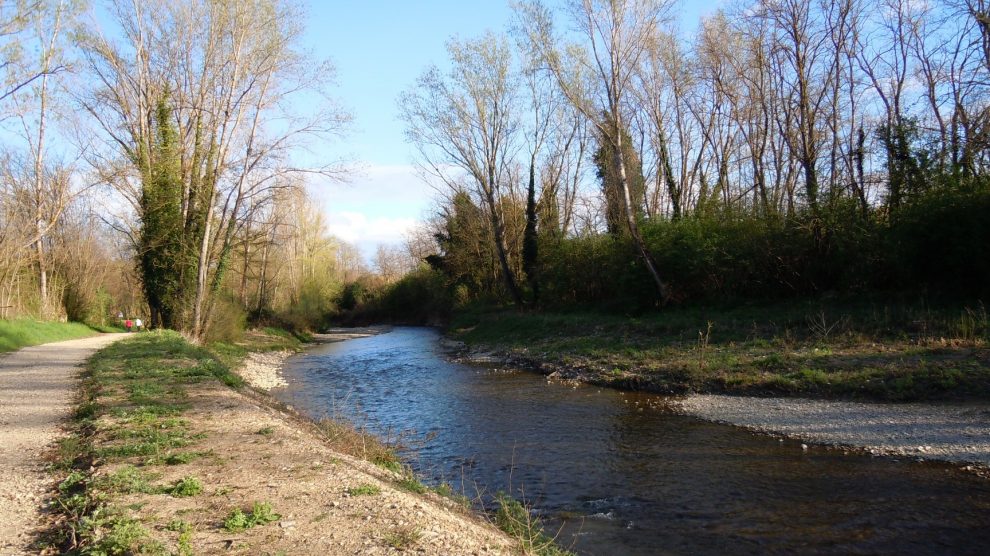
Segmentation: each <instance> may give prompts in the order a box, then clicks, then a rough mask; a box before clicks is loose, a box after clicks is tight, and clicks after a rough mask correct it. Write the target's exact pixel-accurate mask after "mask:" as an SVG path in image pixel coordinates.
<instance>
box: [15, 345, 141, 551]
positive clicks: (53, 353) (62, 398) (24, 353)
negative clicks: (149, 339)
mask: <svg viewBox="0 0 990 556" xmlns="http://www.w3.org/2000/svg"><path fill="white" fill-rule="evenodd" d="M124 336H126V334H103V335H100V336H95V337H91V338H83V339H80V340H69V341H67V342H56V343H52V344H45V345H41V346H34V347H29V348H24V349H22V350H19V351H16V352H13V353H9V354H5V355H0V555H8V554H27V553H31V552H33V551H31V550H30V549H29V546H28V545H29V543H30V542H31V541H32V540H33V535H34V533H35V530H36V527H37V526H38V525H39V521H40V517H41V511H42V505H43V503H44V497H45V492H46V486H47V484H46V481H47V474H46V473H45V466H44V462H43V460H42V456H43V455H44V453H45V451H46V450H47V449H48V448H49V447H50V446H51V445H52V443H53V442H54V441H55V440H56V439H57V438H58V437H59V436H60V435H61V432H60V428H59V427H60V425H61V424H62V423H63V422H64V421H65V419H67V418H68V416H69V413H70V412H71V410H72V401H73V400H72V396H73V394H74V393H75V386H76V384H77V381H78V373H79V367H80V366H81V365H82V364H83V363H84V362H85V361H86V358H87V357H89V356H90V355H91V354H92V353H93V352H94V351H96V350H97V349H100V348H102V347H104V346H106V345H108V344H110V343H111V342H114V341H116V340H119V339H120V338H122V337H124Z"/></svg>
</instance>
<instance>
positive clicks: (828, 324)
mask: <svg viewBox="0 0 990 556" xmlns="http://www.w3.org/2000/svg"><path fill="white" fill-rule="evenodd" d="M844 320H845V319H842V318H840V319H837V320H834V321H829V319H828V317H827V316H826V315H825V311H820V312H819V313H818V314H817V315H813V316H810V317H808V318H807V321H808V328H809V329H810V330H811V333H812V335H814V336H815V338H817V339H818V341H820V342H827V341H828V337H829V336H831V335H832V333H833V332H835V331H836V329H837V328H839V327H840V326H842V325H843V324H844Z"/></svg>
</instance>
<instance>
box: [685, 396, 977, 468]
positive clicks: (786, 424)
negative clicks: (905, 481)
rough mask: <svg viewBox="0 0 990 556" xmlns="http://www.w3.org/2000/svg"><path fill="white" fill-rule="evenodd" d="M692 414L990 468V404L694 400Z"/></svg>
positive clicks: (810, 439) (823, 440) (807, 437)
mask: <svg viewBox="0 0 990 556" xmlns="http://www.w3.org/2000/svg"><path fill="white" fill-rule="evenodd" d="M677 405H678V406H679V408H680V410H681V411H683V412H684V413H686V414H688V415H693V416H695V417H700V418H702V419H706V420H709V421H716V422H721V423H729V424H732V425H738V426H742V427H746V428H749V429H751V430H755V431H759V432H765V433H773V434H782V435H786V436H790V437H795V438H800V439H802V440H805V441H808V442H812V443H816V444H827V445H834V446H843V447H854V448H859V449H865V450H866V451H868V452H870V453H873V454H877V455H880V454H885V455H898V456H910V457H914V458H919V459H927V460H939V461H948V462H952V463H959V464H976V466H977V467H978V468H982V469H983V470H987V469H990V404H986V403H967V404H931V403H927V404H925V403H912V404H881V403H857V402H844V401H822V400H807V399H794V398H753V397H736V396H719V395H710V394H705V395H692V396H688V397H687V398H685V399H684V400H681V401H679V402H678V404H677Z"/></svg>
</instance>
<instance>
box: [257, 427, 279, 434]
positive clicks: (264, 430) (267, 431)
mask: <svg viewBox="0 0 990 556" xmlns="http://www.w3.org/2000/svg"><path fill="white" fill-rule="evenodd" d="M255 434H260V435H261V436H271V435H273V434H275V428H274V427H264V428H262V429H258V432H256V433H255Z"/></svg>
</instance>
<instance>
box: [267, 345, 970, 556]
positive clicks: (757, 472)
mask: <svg viewBox="0 0 990 556" xmlns="http://www.w3.org/2000/svg"><path fill="white" fill-rule="evenodd" d="M439 339H440V335H439V334H438V333H437V332H436V331H435V330H432V329H427V328H395V329H393V330H392V331H391V332H389V333H386V334H382V335H379V336H373V337H369V338H362V339H357V340H349V341H345V342H339V343H331V344H324V345H321V346H318V347H316V348H314V349H312V350H309V351H307V352H306V353H304V354H302V355H299V356H296V357H293V358H291V359H290V360H289V361H288V363H287V365H286V366H285V368H284V370H283V374H284V376H285V379H286V380H287V381H288V383H289V386H288V387H286V388H282V389H278V390H275V391H274V392H273V394H274V395H275V396H276V397H277V398H279V399H280V400H282V401H284V402H286V403H288V404H291V405H292V406H294V407H295V408H296V409H297V410H299V411H301V412H303V413H305V414H307V415H309V416H310V417H313V418H317V419H318V418H322V417H327V416H330V417H334V416H336V417H346V418H348V419H349V420H351V421H352V422H354V423H355V424H357V425H359V426H364V427H366V428H368V429H369V430H370V431H372V432H375V433H376V434H378V435H380V436H382V437H385V438H389V439H395V438H397V437H398V438H399V439H400V440H401V443H402V444H404V445H406V446H408V447H407V448H405V449H404V450H403V451H402V454H401V455H402V456H403V458H404V459H405V460H406V461H407V462H408V463H409V464H410V465H412V466H413V468H414V469H415V470H416V471H417V473H419V474H420V475H421V476H422V477H423V478H424V480H425V481H426V482H427V483H432V484H439V483H440V482H447V483H449V484H451V485H452V486H453V487H454V489H455V490H457V491H459V492H463V493H464V494H465V495H467V496H469V497H471V498H476V497H477V496H478V494H481V497H482V498H485V497H487V496H490V495H491V494H492V493H494V492H497V491H499V490H502V491H506V492H509V493H510V494H512V495H513V496H515V497H516V498H518V499H523V500H525V502H526V503H527V505H529V506H531V507H532V508H533V510H534V511H535V512H536V513H537V514H538V515H540V517H541V518H542V519H543V522H544V530H545V532H546V533H547V534H548V535H550V536H556V538H557V542H558V544H559V545H561V546H562V547H564V548H567V549H569V550H572V551H574V552H577V553H578V554H697V553H724V554H756V553H759V554H763V553H767V552H775V553H782V552H783V553H793V552H800V553H842V554H876V553H886V554H904V553H911V554H985V553H987V552H988V550H990V481H987V480H985V479H981V478H979V477H976V476H974V475H971V474H968V473H965V472H963V471H960V470H958V469H956V468H955V467H952V466H949V465H942V464H933V463H918V462H915V461H913V460H910V459H900V460H898V459H893V458H887V457H872V456H868V455H861V454H847V453H844V452H843V451H841V450H837V449H828V448H820V447H812V448H811V449H810V450H803V449H802V448H801V444H800V442H795V441H791V440H784V441H781V440H780V439H777V438H772V437H769V436H765V435H758V434H753V433H750V432H748V431H745V430H743V429H740V428H737V427H732V426H727V425H719V424H713V423H709V422H706V421H701V420H698V419H695V418H691V417H686V416H683V415H678V414H676V413H674V412H673V411H671V410H669V409H665V404H664V403H663V402H664V399H663V398H662V397H660V396H655V395H649V394H640V393H633V392H620V391H615V390H609V389H603V388H598V387H594V386H577V387H575V386H572V385H565V384H558V383H548V382H547V381H546V379H545V378H544V377H542V376H539V375H537V374H533V373H528V372H523V371H519V370H511V369H509V370H507V369H504V368H488V367H480V366H472V365H464V364H459V363H453V362H451V361H449V360H448V359H447V357H446V355H445V353H444V351H443V350H442V349H441V347H440V345H439Z"/></svg>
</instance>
